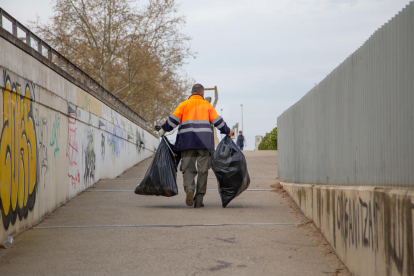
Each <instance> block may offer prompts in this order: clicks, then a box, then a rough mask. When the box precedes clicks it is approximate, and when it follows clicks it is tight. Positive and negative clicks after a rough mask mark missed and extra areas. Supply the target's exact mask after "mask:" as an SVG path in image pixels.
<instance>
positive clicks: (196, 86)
mask: <svg viewBox="0 0 414 276" xmlns="http://www.w3.org/2000/svg"><path fill="white" fill-rule="evenodd" d="M203 91H204V86H202V85H201V84H199V83H196V84H194V85H193V89H191V93H193V94H196V95H200V94H201V93H202V92H203Z"/></svg>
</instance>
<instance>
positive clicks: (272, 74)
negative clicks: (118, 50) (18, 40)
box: [0, 0, 410, 150]
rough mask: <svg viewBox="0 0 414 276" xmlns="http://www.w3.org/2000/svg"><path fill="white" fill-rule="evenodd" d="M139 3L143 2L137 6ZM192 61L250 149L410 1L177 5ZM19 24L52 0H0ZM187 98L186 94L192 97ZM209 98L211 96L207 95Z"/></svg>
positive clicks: (206, 0) (186, 0) (193, 0)
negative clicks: (193, 53) (215, 90)
mask: <svg viewBox="0 0 414 276" xmlns="http://www.w3.org/2000/svg"><path fill="white" fill-rule="evenodd" d="M140 2H141V3H144V2H145V0H141V1H140ZM177 2H178V3H180V2H181V7H180V13H181V14H183V15H185V16H186V18H187V24H186V26H185V28H184V32H185V33H187V34H188V35H190V36H192V37H193V40H192V43H191V44H192V48H193V50H194V51H196V52H198V55H197V58H196V59H191V60H188V65H186V66H185V71H186V72H187V74H188V75H189V76H192V77H193V78H195V79H196V80H197V82H199V83H201V84H203V85H204V87H214V86H217V87H218V91H219V101H218V104H217V107H216V110H217V112H218V113H221V109H223V117H224V119H225V121H226V122H227V124H228V125H229V127H232V126H233V125H234V124H235V123H237V122H239V124H240V125H241V107H240V104H243V111H244V112H243V114H244V122H243V124H244V134H245V137H246V139H247V145H248V147H247V149H249V150H250V149H253V148H254V136H255V135H263V136H264V135H265V134H266V132H270V131H271V130H272V129H273V128H274V127H276V125H277V117H278V116H279V115H280V114H282V113H283V111H285V110H286V109H288V108H289V107H290V106H291V105H293V104H294V103H295V102H297V101H298V100H299V99H300V98H302V97H303V96H304V95H305V94H306V93H307V92H308V91H309V90H310V89H311V88H312V87H314V86H315V84H317V83H319V82H320V81H322V80H323V79H324V78H325V77H326V76H327V75H328V74H329V73H330V72H331V71H332V70H333V69H334V68H335V67H337V66H338V65H339V64H340V63H341V62H342V61H344V60H345V59H346V58H347V57H348V56H349V55H351V54H352V53H353V52H354V51H355V50H356V49H357V48H359V47H360V46H361V45H362V44H363V43H364V42H365V41H366V40H367V39H368V38H369V36H370V35H372V34H373V33H374V32H375V30H377V29H378V28H380V27H381V26H382V25H383V24H384V23H386V22H387V21H388V20H390V19H391V18H392V17H394V16H395V15H396V14H397V13H398V12H399V11H401V10H402V9H403V8H404V7H405V6H406V5H408V4H409V3H410V1H409V0H254V1H251V0H181V1H177ZM0 7H2V8H3V9H5V10H6V11H7V12H8V13H10V14H11V15H12V16H13V17H15V18H16V19H17V20H19V21H20V22H21V23H23V24H26V22H27V21H31V20H35V18H36V15H38V16H39V17H40V18H42V22H45V21H46V19H47V18H48V17H49V16H51V15H52V12H53V11H52V9H51V4H50V0H36V1H32V0H14V1H10V0H0ZM189 94H190V92H189ZM206 94H207V95H206V96H208V95H211V96H212V95H213V93H206Z"/></svg>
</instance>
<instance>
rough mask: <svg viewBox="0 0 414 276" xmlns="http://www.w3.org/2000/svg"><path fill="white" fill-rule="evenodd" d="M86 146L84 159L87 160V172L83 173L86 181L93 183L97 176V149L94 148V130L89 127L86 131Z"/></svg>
mask: <svg viewBox="0 0 414 276" xmlns="http://www.w3.org/2000/svg"><path fill="white" fill-rule="evenodd" d="M84 144H85V145H86V147H85V148H84V150H83V153H84V156H85V158H84V160H85V172H84V174H83V179H84V180H85V183H88V184H89V183H93V182H94V177H95V161H96V156H95V149H94V145H95V143H94V131H93V129H91V128H89V129H87V131H86V143H84Z"/></svg>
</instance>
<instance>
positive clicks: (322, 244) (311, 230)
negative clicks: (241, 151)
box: [271, 179, 352, 276]
mask: <svg viewBox="0 0 414 276" xmlns="http://www.w3.org/2000/svg"><path fill="white" fill-rule="evenodd" d="M271 187H272V188H273V189H274V192H276V193H278V194H279V195H280V196H282V198H284V199H285V200H286V202H287V203H288V205H289V207H290V208H291V209H292V210H293V211H294V212H295V216H296V218H298V219H299V221H300V222H301V224H299V225H298V226H296V227H298V228H302V229H305V230H306V231H307V232H308V234H307V235H306V236H308V237H311V238H312V240H313V242H314V244H315V245H316V246H318V247H319V248H321V249H322V257H323V258H325V259H327V260H329V261H330V262H331V263H332V264H334V265H335V266H336V271H335V273H332V274H331V275H332V276H352V274H351V273H350V272H349V270H348V269H347V268H346V266H345V265H344V263H343V262H342V261H341V260H340V259H339V258H338V256H337V255H336V253H335V251H334V249H333V248H332V247H331V245H330V244H329V243H328V241H327V240H326V239H325V237H324V236H323V235H322V233H321V232H320V231H319V229H318V228H317V227H316V225H315V224H314V223H313V222H312V221H310V220H309V219H308V218H307V217H305V215H304V214H303V213H302V211H301V210H300V208H299V207H298V206H297V205H296V203H295V202H294V201H293V199H292V198H291V197H290V196H289V194H288V193H287V192H286V191H285V190H284V189H283V186H282V185H280V181H279V179H276V183H275V184H273V185H272V186H271Z"/></svg>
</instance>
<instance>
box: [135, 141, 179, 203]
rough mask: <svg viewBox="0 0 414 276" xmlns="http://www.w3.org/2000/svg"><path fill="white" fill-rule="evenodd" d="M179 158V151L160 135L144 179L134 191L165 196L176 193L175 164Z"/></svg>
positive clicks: (140, 193) (141, 193) (139, 193)
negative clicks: (159, 140)
mask: <svg viewBox="0 0 414 276" xmlns="http://www.w3.org/2000/svg"><path fill="white" fill-rule="evenodd" d="M180 159H181V155H180V152H177V151H175V150H174V146H173V145H172V144H171V143H170V142H169V141H168V139H167V138H166V137H162V140H161V143H160V145H159V147H158V149H157V152H156V153H155V156H154V159H153V160H152V162H151V165H150V166H149V168H148V170H147V172H146V174H145V176H144V179H143V180H142V181H141V183H140V184H139V185H138V186H137V187H136V188H135V193H136V194H138V195H156V196H167V197H170V196H175V195H177V194H178V188H177V165H178V163H179V162H180Z"/></svg>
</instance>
